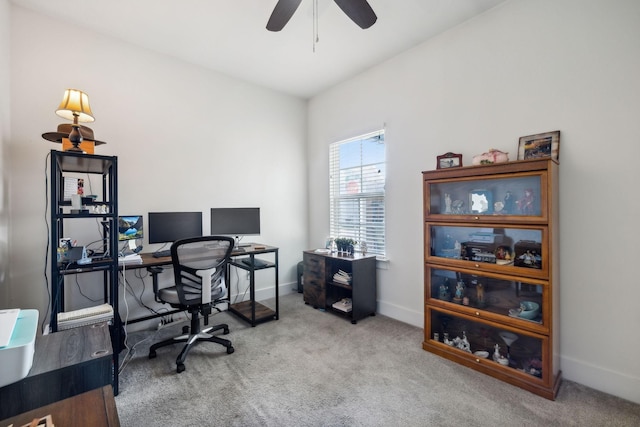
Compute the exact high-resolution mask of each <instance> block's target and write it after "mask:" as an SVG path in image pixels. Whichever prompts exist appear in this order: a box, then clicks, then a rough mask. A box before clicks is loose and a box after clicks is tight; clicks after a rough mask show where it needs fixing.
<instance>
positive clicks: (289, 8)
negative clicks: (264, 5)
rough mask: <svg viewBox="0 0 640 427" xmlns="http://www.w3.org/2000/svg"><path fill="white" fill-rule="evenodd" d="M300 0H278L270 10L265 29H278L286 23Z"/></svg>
mask: <svg viewBox="0 0 640 427" xmlns="http://www.w3.org/2000/svg"><path fill="white" fill-rule="evenodd" d="M300 3H302V0H278V3H276V6H275V7H274V8H273V12H271V17H270V18H269V22H267V30H269V31H280V30H282V29H283V28H284V26H285V25H287V22H289V19H291V17H292V16H293V14H294V12H295V11H296V9H298V6H300Z"/></svg>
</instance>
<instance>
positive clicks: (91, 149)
mask: <svg viewBox="0 0 640 427" xmlns="http://www.w3.org/2000/svg"><path fill="white" fill-rule="evenodd" d="M94 145H95V144H94V141H88V140H86V139H84V140H83V141H82V142H81V143H80V145H79V146H78V148H79V149H78V150H76V149H75V146H74V144H72V143H71V141H69V138H62V151H74V152H76V153H80V152H82V153H84V154H94V153H95V146H94Z"/></svg>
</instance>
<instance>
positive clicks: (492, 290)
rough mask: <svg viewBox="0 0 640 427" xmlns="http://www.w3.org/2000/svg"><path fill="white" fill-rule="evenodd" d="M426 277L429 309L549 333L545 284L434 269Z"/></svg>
mask: <svg viewBox="0 0 640 427" xmlns="http://www.w3.org/2000/svg"><path fill="white" fill-rule="evenodd" d="M424 277H425V303H426V304H428V305H431V306H434V307H441V308H444V309H448V310H454V311H458V312H460V313H464V314H467V315H471V316H473V317H476V318H481V319H487V320H492V321H496V322H501V323H503V324H506V325H512V326H517V327H519V328H522V329H527V330H530V331H532V332H537V333H541V334H545V335H546V334H548V333H549V325H550V323H551V322H550V321H549V318H550V314H549V313H550V310H549V309H548V308H549V306H550V302H549V301H550V292H549V284H548V283H547V282H546V281H543V280H536V279H526V280H525V279H522V278H518V277H513V276H505V275H498V274H492V273H485V272H482V273H479V272H477V271H473V270H466V269H453V268H449V267H439V266H433V265H427V266H426V267H425V274H424ZM523 307H524V308H526V310H523V309H522V308H523Z"/></svg>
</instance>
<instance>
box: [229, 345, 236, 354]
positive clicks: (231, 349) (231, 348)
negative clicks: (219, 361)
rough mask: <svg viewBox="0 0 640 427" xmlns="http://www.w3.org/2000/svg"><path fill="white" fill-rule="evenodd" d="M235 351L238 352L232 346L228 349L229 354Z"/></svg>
mask: <svg viewBox="0 0 640 427" xmlns="http://www.w3.org/2000/svg"><path fill="white" fill-rule="evenodd" d="M234 351H236V350H235V349H234V348H233V347H231V346H229V347H227V354H231V353H233V352H234Z"/></svg>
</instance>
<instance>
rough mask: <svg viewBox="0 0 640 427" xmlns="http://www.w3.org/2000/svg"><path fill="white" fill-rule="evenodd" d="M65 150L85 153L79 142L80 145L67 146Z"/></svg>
mask: <svg viewBox="0 0 640 427" xmlns="http://www.w3.org/2000/svg"><path fill="white" fill-rule="evenodd" d="M65 151H72V152H76V153H84V151H82V148H80V147H79V144H78V145H75V144H74V145H73V146H71V147H69V148H67V149H66V150H65Z"/></svg>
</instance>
